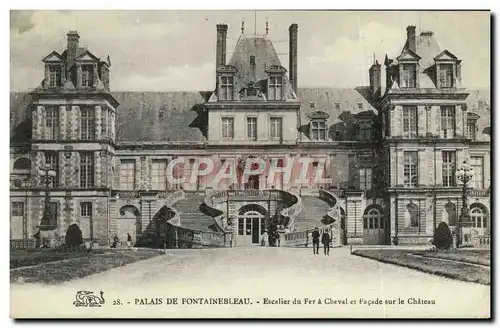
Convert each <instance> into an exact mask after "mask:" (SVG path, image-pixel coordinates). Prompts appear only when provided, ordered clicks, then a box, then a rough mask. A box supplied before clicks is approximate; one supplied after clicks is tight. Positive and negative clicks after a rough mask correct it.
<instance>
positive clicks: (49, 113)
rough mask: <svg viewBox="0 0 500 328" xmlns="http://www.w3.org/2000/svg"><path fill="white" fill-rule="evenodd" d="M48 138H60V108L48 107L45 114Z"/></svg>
mask: <svg viewBox="0 0 500 328" xmlns="http://www.w3.org/2000/svg"><path fill="white" fill-rule="evenodd" d="M45 127H46V130H45V132H46V139H48V140H56V139H58V138H59V108H58V107H57V106H56V107H46V115H45Z"/></svg>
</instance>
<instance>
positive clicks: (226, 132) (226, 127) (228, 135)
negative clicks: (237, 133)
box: [222, 117, 234, 139]
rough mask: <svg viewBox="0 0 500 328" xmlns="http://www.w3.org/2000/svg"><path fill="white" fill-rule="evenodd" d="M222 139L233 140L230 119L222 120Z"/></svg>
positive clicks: (232, 128) (232, 123)
mask: <svg viewBox="0 0 500 328" xmlns="http://www.w3.org/2000/svg"><path fill="white" fill-rule="evenodd" d="M222 138H224V139H233V138H234V118H232V117H223V118H222Z"/></svg>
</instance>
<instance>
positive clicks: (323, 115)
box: [307, 110, 330, 120]
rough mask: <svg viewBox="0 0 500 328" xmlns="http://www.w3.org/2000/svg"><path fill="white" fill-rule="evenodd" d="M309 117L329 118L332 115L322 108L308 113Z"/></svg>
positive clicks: (316, 118) (317, 118)
mask: <svg viewBox="0 0 500 328" xmlns="http://www.w3.org/2000/svg"><path fill="white" fill-rule="evenodd" d="M307 117H308V118H309V119H311V120H327V119H328V118H330V115H328V113H326V112H323V111H321V110H317V111H314V112H312V113H310V114H309V115H307Z"/></svg>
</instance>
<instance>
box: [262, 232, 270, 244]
mask: <svg viewBox="0 0 500 328" xmlns="http://www.w3.org/2000/svg"><path fill="white" fill-rule="evenodd" d="M268 238H269V236H268V235H267V230H264V232H263V233H262V235H261V236H260V246H266V241H267V240H268Z"/></svg>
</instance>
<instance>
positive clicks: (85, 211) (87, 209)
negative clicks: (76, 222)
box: [80, 202, 92, 218]
mask: <svg viewBox="0 0 500 328" xmlns="http://www.w3.org/2000/svg"><path fill="white" fill-rule="evenodd" d="M80 216H81V217H84V218H89V217H91V216H92V203H89V202H85V203H80Z"/></svg>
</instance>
